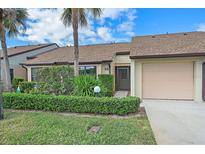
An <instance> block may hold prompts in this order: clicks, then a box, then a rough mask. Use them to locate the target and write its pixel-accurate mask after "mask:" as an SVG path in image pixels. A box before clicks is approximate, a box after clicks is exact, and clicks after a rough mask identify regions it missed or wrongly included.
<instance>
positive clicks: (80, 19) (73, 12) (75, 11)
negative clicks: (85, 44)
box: [61, 8, 102, 76]
mask: <svg viewBox="0 0 205 154" xmlns="http://www.w3.org/2000/svg"><path fill="white" fill-rule="evenodd" d="M88 13H91V15H92V16H93V17H94V18H96V17H100V15H101V14H102V10H101V9H99V8H92V9H89V8H67V9H64V11H63V13H62V16H61V20H62V22H63V24H64V25H65V26H70V25H72V28H73V40H74V73H75V76H78V74H79V72H78V71H79V70H78V64H79V61H78V59H79V48H78V25H79V24H80V26H81V27H84V26H87V15H88Z"/></svg>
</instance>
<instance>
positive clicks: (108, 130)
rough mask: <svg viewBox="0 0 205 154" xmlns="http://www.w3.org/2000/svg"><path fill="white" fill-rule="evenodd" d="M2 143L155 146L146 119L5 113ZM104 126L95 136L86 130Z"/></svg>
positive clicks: (1, 124) (0, 135)
mask: <svg viewBox="0 0 205 154" xmlns="http://www.w3.org/2000/svg"><path fill="white" fill-rule="evenodd" d="M4 116H5V119H4V120H3V121H0V144H34V145H35V144H156V142H155V139H154V136H153V133H152V130H151V128H150V125H149V121H148V119H147V118H146V117H141V118H136V117H130V118H127V119H122V118H121V119H119V118H118V119H117V118H111V117H106V116H103V117H79V116H65V115H60V114H58V113H45V112H15V111H10V110H5V113H4ZM94 125H98V126H101V130H100V131H99V132H98V133H96V134H93V133H89V132H88V131H87V130H88V129H89V128H90V127H92V126H94Z"/></svg>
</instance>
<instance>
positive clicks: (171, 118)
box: [143, 100, 205, 145]
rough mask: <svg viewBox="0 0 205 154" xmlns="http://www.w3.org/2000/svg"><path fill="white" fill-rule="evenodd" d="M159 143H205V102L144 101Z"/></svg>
mask: <svg viewBox="0 0 205 154" xmlns="http://www.w3.org/2000/svg"><path fill="white" fill-rule="evenodd" d="M143 103H144V106H145V109H146V112H147V116H148V119H149V121H150V124H151V127H152V129H153V131H154V134H155V138H156V141H157V143H158V144H175V145H178V144H180V145H181V144H205V103H196V102H192V101H165V100H164V101H162V100H144V101H143Z"/></svg>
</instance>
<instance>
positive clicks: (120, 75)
mask: <svg viewBox="0 0 205 154" xmlns="http://www.w3.org/2000/svg"><path fill="white" fill-rule="evenodd" d="M115 74H116V78H115V79H116V90H130V67H129V66H120V67H116V69H115Z"/></svg>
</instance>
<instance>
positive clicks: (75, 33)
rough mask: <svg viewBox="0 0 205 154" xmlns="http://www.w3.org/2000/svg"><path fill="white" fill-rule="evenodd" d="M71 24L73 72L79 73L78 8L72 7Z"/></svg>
mask: <svg viewBox="0 0 205 154" xmlns="http://www.w3.org/2000/svg"><path fill="white" fill-rule="evenodd" d="M72 26H73V40H74V74H75V76H78V75H79V69H78V65H79V61H78V59H79V49H78V9H77V8H73V9H72Z"/></svg>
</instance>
